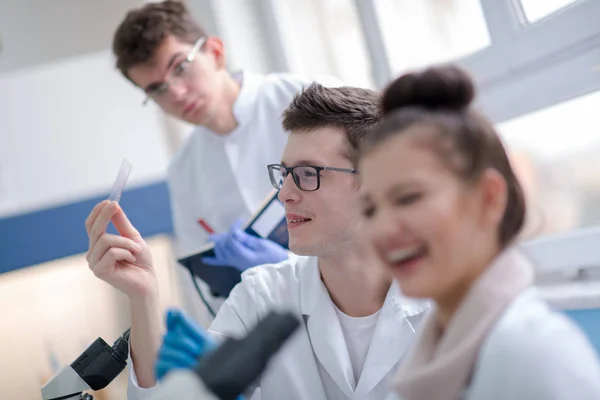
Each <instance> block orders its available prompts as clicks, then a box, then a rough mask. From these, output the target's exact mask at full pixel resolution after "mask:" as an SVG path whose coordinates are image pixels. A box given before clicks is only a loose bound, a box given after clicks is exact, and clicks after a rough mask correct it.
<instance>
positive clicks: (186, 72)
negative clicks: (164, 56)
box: [142, 36, 206, 105]
mask: <svg viewBox="0 0 600 400" xmlns="http://www.w3.org/2000/svg"><path fill="white" fill-rule="evenodd" d="M204 42H206V37H204V36H203V37H201V38H200V39H198V40H196V43H194V47H192V50H191V51H190V52H189V54H188V55H187V57H186V58H184V59H183V61H180V62H179V63H178V64H177V65H176V66H175V67H174V68H173V70H172V71H171V73H170V74H169V77H168V78H167V80H166V81H164V82H162V83H161V84H159V85H158V86H156V87H154V88H152V89H151V90H148V91H147V92H146V98H145V99H144V102H143V103H142V104H143V105H146V104H148V102H149V101H150V99H154V100H156V101H162V100H163V99H165V98H167V94H168V93H169V87H170V86H171V85H172V83H173V82H177V81H184V80H187V79H189V78H192V77H193V75H194V71H193V68H190V64H191V63H192V62H193V61H194V59H195V58H196V55H197V54H198V51H199V50H200V49H201V48H202V46H203V45H204Z"/></svg>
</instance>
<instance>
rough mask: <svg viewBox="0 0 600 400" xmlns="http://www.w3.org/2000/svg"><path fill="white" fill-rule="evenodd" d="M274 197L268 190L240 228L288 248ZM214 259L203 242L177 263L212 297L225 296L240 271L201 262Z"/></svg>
mask: <svg viewBox="0 0 600 400" xmlns="http://www.w3.org/2000/svg"><path fill="white" fill-rule="evenodd" d="M278 194H279V191H278V190H274V191H272V192H271V193H270V194H269V195H268V196H267V197H266V198H265V200H264V202H263V204H262V205H261V206H260V207H259V208H258V210H256V211H255V213H254V214H253V215H252V216H251V217H250V219H249V220H248V221H247V222H246V224H244V227H243V229H244V231H246V233H248V234H250V235H253V236H257V237H262V238H267V239H270V240H272V241H274V242H276V243H279V244H280V245H281V246H283V247H284V248H286V249H288V243H289V238H288V231H287V223H286V220H285V209H284V207H283V204H282V203H281V201H279V198H278V197H277V196H278ZM214 256H215V252H214V244H213V243H207V244H206V245H204V246H202V247H201V248H200V249H198V250H197V251H194V252H193V253H192V254H190V255H187V256H184V257H182V258H181V259H179V260H178V261H179V263H180V264H182V265H183V266H184V267H186V268H187V269H189V270H190V271H191V272H192V274H194V275H196V276H198V277H199V278H200V279H202V280H203V281H204V282H206V283H207V284H208V286H209V287H210V289H211V291H212V293H213V295H215V296H220V297H227V296H228V295H229V292H231V289H233V287H234V286H235V285H236V284H237V283H238V282H240V280H241V271H239V270H238V269H237V268H235V267H232V266H228V265H219V266H217V265H207V264H204V263H203V262H202V258H204V257H214Z"/></svg>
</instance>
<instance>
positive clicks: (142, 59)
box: [112, 0, 206, 79]
mask: <svg viewBox="0 0 600 400" xmlns="http://www.w3.org/2000/svg"><path fill="white" fill-rule="evenodd" d="M169 35H172V36H175V37H176V38H178V39H179V40H181V41H183V42H185V43H190V44H193V43H195V42H196V41H197V40H198V39H199V38H200V37H202V36H206V32H205V31H204V29H203V28H202V27H201V26H200V25H199V24H198V23H197V22H196V21H195V20H194V18H193V17H192V15H191V14H190V12H189V11H188V9H187V8H186V6H185V5H184V4H183V2H181V1H172V0H167V1H163V2H160V3H148V4H146V5H145V6H143V7H141V8H138V9H135V10H132V11H129V12H128V13H127V15H126V16H125V19H124V20H123V21H122V22H121V24H120V25H119V27H118V28H117V31H116V32H115V36H114V38H113V45H112V49H113V53H114V55H115V56H116V58H117V68H118V69H119V70H120V71H121V73H122V74H123V75H124V76H125V77H126V78H127V79H130V78H129V75H127V71H128V70H129V68H131V67H133V66H136V65H139V64H143V63H146V62H148V61H150V60H151V59H152V58H153V57H154V55H155V54H156V49H157V48H158V47H159V46H160V45H161V44H162V43H163V41H164V40H165V38H166V37H167V36H169Z"/></svg>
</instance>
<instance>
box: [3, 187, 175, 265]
mask: <svg viewBox="0 0 600 400" xmlns="http://www.w3.org/2000/svg"><path fill="white" fill-rule="evenodd" d="M107 197H108V193H107V194H106V196H102V197H97V198H93V199H87V200H82V201H79V202H76V203H72V204H67V205H62V206H58V207H53V208H49V209H46V210H40V211H35V212H32V213H29V214H23V215H17V216H11V217H8V218H4V219H0V273H3V272H8V271H12V270H15V269H18V268H22V267H27V266H31V265H35V264H39V263H42V262H47V261H51V260H54V259H57V258H62V257H67V256H71V255H74V254H79V253H83V252H85V251H87V248H88V240H87V235H86V232H85V219H86V218H87V216H88V214H89V213H90V211H91V210H92V208H93V207H94V205H96V204H97V203H98V202H100V201H102V200H104V199H105V198H107ZM120 203H121V207H123V209H124V210H125V212H126V213H127V216H128V217H129V219H130V220H131V222H132V223H133V224H134V225H135V226H136V228H137V229H138V230H139V231H140V233H141V234H142V236H144V237H150V236H152V235H156V234H161V233H171V232H172V231H173V224H172V220H171V210H170V206H169V195H168V190H167V185H166V183H165V182H159V183H154V184H151V185H147V186H143V187H137V188H134V189H130V190H126V191H125V192H124V193H123V195H122V197H121V201H120ZM109 230H110V231H112V232H115V230H114V227H112V225H111V227H110V229H109Z"/></svg>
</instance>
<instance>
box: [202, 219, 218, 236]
mask: <svg viewBox="0 0 600 400" xmlns="http://www.w3.org/2000/svg"><path fill="white" fill-rule="evenodd" d="M198 224H200V226H201V227H202V228H203V229H204V230H205V231H206V232H207V233H208V234H209V235H212V234H214V233H215V230H214V229H213V228H211V227H210V225H209V224H208V223H207V222H206V221H205V220H204V219H202V218H199V219H198Z"/></svg>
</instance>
